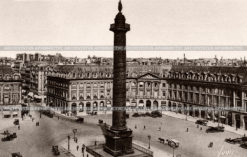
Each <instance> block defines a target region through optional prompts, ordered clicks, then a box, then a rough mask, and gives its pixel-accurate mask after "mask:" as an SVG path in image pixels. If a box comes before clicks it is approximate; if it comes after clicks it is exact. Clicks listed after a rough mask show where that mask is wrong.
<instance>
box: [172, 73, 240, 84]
mask: <svg viewBox="0 0 247 157" xmlns="http://www.w3.org/2000/svg"><path fill="white" fill-rule="evenodd" d="M168 78H176V79H189V80H199V81H208V82H227V83H242V78H241V76H234V75H231V74H230V75H218V74H201V73H193V72H189V73H182V72H170V73H169V74H168Z"/></svg>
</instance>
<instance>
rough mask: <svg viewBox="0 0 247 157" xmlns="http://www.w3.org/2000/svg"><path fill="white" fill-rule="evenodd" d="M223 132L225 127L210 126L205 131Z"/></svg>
mask: <svg viewBox="0 0 247 157" xmlns="http://www.w3.org/2000/svg"><path fill="white" fill-rule="evenodd" d="M224 131H225V127H223V126H216V127H213V126H210V127H209V128H208V129H207V130H206V133H214V132H224Z"/></svg>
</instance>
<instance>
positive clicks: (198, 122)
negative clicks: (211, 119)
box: [195, 119, 208, 126]
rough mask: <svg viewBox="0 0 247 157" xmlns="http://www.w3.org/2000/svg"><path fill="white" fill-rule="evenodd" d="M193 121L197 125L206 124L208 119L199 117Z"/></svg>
mask: <svg viewBox="0 0 247 157" xmlns="http://www.w3.org/2000/svg"><path fill="white" fill-rule="evenodd" d="M195 123H196V124H199V125H204V126H207V123H208V121H207V120H205V119H199V120H197V121H196V122H195Z"/></svg>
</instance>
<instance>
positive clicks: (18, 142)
mask: <svg viewBox="0 0 247 157" xmlns="http://www.w3.org/2000/svg"><path fill="white" fill-rule="evenodd" d="M32 114H33V116H34V117H35V120H34V122H32V120H31V119H28V118H27V119H25V120H24V121H21V120H20V122H21V130H20V131H18V129H17V127H15V126H14V125H13V119H12V122H11V124H10V125H9V126H10V127H9V126H8V127H9V130H11V131H12V132H17V136H18V138H17V139H14V140H13V141H10V142H2V141H0V154H1V157H5V156H6V157H9V155H10V153H11V152H21V153H22V154H23V156H24V157H52V156H53V155H52V152H51V147H52V145H59V148H60V150H61V153H62V155H61V157H66V156H73V155H71V154H70V155H69V154H68V155H66V154H65V153H66V150H67V148H68V140H67V136H68V135H70V137H71V140H70V149H71V153H72V154H74V156H76V157H82V153H81V145H82V144H86V145H87V144H89V145H92V144H94V142H95V141H97V143H102V142H104V137H103V135H102V132H101V129H100V127H99V126H97V125H96V124H97V123H98V120H99V119H102V120H104V121H105V122H107V123H108V124H111V115H98V116H86V117H85V123H83V124H78V123H75V122H71V121H65V120H61V119H60V120H58V118H57V117H54V118H48V117H46V116H44V115H42V118H41V119H40V118H39V113H32ZM10 121H11V120H10ZM36 121H39V122H40V126H39V127H36V126H35V122H36ZM127 125H128V127H130V128H131V129H132V130H133V135H134V139H133V141H134V143H137V144H140V145H141V146H143V147H146V148H147V147H148V145H147V144H148V138H147V136H148V135H151V150H153V151H154V156H155V157H160V156H162V157H163V156H164V157H165V156H167V157H171V156H172V149H171V148H170V147H169V146H168V145H167V144H161V143H159V141H158V138H159V137H161V138H164V139H168V138H174V139H177V140H179V141H180V147H179V148H178V149H176V150H175V154H176V155H179V154H180V155H181V156H182V157H223V155H222V154H224V152H226V151H227V152H230V153H232V154H230V155H228V156H231V157H235V156H236V157H245V156H246V153H247V150H246V149H243V148H240V147H239V145H232V144H228V143H226V142H224V139H225V138H228V137H231V138H234V137H239V136H240V135H238V134H235V133H232V132H227V131H226V132H224V133H212V134H207V133H205V129H206V127H202V130H200V129H198V128H197V127H196V125H195V124H194V122H191V121H190V120H188V121H186V120H185V119H183V118H181V119H180V118H173V117H171V115H169V116H163V117H162V118H151V117H142V118H133V117H130V118H129V119H128V120H127ZM144 125H145V127H146V128H145V129H144ZM135 126H137V128H135ZM159 127H160V128H161V131H158V128H159ZM75 128H76V129H77V130H78V132H77V133H76V137H77V138H78V142H77V143H76V142H74V141H73V133H72V130H73V129H75ZM186 128H189V132H186ZM0 137H3V135H0ZM210 142H213V143H214V146H213V148H208V144H209V143H210ZM77 145H78V146H79V149H78V151H77V149H76V147H77ZM224 156H226V155H224Z"/></svg>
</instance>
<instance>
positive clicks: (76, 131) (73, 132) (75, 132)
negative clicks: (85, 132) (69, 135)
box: [73, 129, 77, 140]
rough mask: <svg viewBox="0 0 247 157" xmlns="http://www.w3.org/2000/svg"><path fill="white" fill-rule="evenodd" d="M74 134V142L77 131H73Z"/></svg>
mask: <svg viewBox="0 0 247 157" xmlns="http://www.w3.org/2000/svg"><path fill="white" fill-rule="evenodd" d="M73 133H74V140H75V134H76V133H77V129H73Z"/></svg>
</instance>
